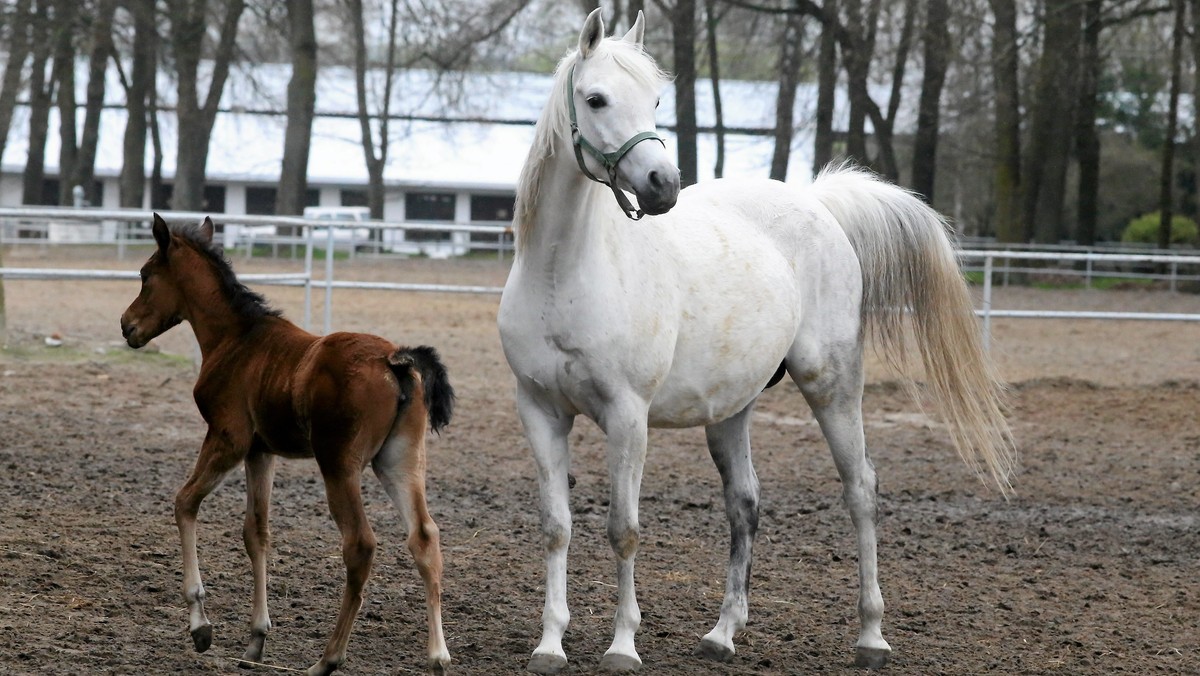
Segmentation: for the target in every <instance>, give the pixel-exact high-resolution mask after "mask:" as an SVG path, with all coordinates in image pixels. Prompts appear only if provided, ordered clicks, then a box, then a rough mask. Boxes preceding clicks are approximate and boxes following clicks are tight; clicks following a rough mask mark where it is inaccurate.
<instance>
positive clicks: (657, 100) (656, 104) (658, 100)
mask: <svg viewBox="0 0 1200 676" xmlns="http://www.w3.org/2000/svg"><path fill="white" fill-rule="evenodd" d="M660 103H662V99H654V107H655V109H657V108H658V104H660Z"/></svg>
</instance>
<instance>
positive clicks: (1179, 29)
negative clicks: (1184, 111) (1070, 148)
mask: <svg viewBox="0 0 1200 676" xmlns="http://www.w3.org/2000/svg"><path fill="white" fill-rule="evenodd" d="M1172 6H1173V7H1174V9H1175V24H1174V29H1173V30H1172V31H1171V94H1170V103H1169V104H1168V112H1167V133H1166V137H1165V138H1164V139H1163V154H1162V173H1161V175H1160V178H1159V199H1158V209H1159V217H1160V220H1159V224H1158V248H1160V249H1169V248H1170V247H1171V220H1172V218H1173V217H1174V215H1175V204H1174V200H1173V199H1172V197H1171V192H1172V190H1171V188H1172V186H1173V185H1174V183H1175V133H1176V130H1177V129H1178V126H1179V89H1180V87H1181V81H1182V79H1183V77H1182V74H1181V71H1182V69H1183V41H1184V39H1185V38H1186V35H1187V28H1186V15H1187V3H1186V2H1185V0H1173V2H1172Z"/></svg>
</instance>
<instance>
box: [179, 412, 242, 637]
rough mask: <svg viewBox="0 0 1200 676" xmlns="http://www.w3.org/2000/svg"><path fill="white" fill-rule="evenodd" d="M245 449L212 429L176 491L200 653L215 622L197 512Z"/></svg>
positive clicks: (187, 592) (191, 625)
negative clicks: (203, 576)
mask: <svg viewBox="0 0 1200 676" xmlns="http://www.w3.org/2000/svg"><path fill="white" fill-rule="evenodd" d="M242 453H243V451H242V450H240V449H238V448H236V447H235V446H233V445H231V444H230V443H229V441H228V440H227V439H226V438H225V436H224V435H221V434H213V433H212V432H211V431H210V432H209V433H208V435H207V436H206V437H205V438H204V445H203V446H201V447H200V455H199V456H197V457H196V466H195V467H194V468H193V469H192V473H191V475H190V476H188V479H187V481H186V482H184V484H183V487H182V488H180V489H179V492H178V493H176V494H175V525H176V526H177V527H178V528H179V540H180V544H181V545H182V548H183V598H184V601H186V602H187V605H188V630H189V631H190V632H191V634H192V644H193V645H194V646H195V648H196V652H200V653H202V652H204V651H205V650H208V648H209V646H211V645H212V624H211V623H210V622H209V621H208V616H207V615H205V613H204V584H203V583H202V582H201V581H200V557H199V555H198V554H197V553H196V514H197V512H199V511H200V503H201V502H202V501H203V500H204V498H205V497H207V496H208V494H209V493H212V492H213V491H214V490H215V489H216V488H217V486H219V485H221V481H222V480H223V479H224V478H225V476H226V475H227V474H229V472H230V470H232V469H233V468H234V467H237V464H238V462H240V461H241V459H242Z"/></svg>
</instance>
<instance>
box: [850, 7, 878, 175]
mask: <svg viewBox="0 0 1200 676" xmlns="http://www.w3.org/2000/svg"><path fill="white" fill-rule="evenodd" d="M870 2H871V4H870V5H869V6H868V8H867V11H866V14H865V15H864V13H863V6H862V0H845V7H846V11H847V15H848V20H849V21H848V26H847V28H848V30H849V33H850V35H851V36H852V47H851V48H850V49H849V50H846V51H845V61H846V75H847V77H848V79H849V83H848V84H849V99H850V115H849V121H848V122H847V125H846V154H847V155H849V156H850V157H851V158H852V159H853V160H854V161H855V162H857V163H858V164H861V165H863V166H867V165H869V164H870V157H869V156H868V154H867V127H866V122H867V115H868V114H869V113H868V109H869V108H870V106H871V104H872V102H871V96H870V93H869V92H868V90H867V80H868V78H869V77H870V74H871V58H872V54H873V53H874V51H875V23H876V21H877V19H878V18H879V0H870ZM844 47H845V45H844V44H843V49H844Z"/></svg>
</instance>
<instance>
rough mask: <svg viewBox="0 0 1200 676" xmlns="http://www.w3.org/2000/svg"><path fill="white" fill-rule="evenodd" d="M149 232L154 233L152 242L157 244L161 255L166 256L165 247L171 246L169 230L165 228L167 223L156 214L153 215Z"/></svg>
mask: <svg viewBox="0 0 1200 676" xmlns="http://www.w3.org/2000/svg"><path fill="white" fill-rule="evenodd" d="M151 231H152V232H153V233H154V241H156V242H158V248H159V249H160V250H161V251H162V252H163V254H166V253H167V247H169V246H170V245H171V228H169V227H167V222H166V221H164V220H163V219H162V216H159V215H158V212H155V213H154V225H153V226H152V227H151Z"/></svg>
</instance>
